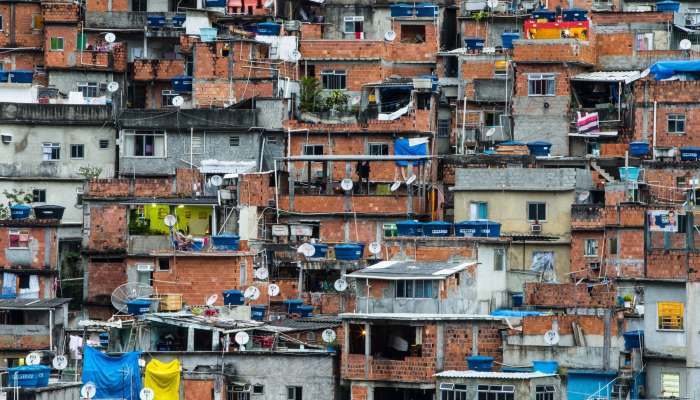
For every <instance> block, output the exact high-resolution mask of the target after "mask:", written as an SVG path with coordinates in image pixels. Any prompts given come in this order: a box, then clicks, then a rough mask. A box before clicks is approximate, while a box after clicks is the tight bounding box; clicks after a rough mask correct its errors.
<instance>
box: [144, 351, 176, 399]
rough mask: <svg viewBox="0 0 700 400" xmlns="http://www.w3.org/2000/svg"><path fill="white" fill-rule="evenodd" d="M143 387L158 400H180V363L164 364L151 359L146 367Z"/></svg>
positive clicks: (174, 361)
mask: <svg viewBox="0 0 700 400" xmlns="http://www.w3.org/2000/svg"><path fill="white" fill-rule="evenodd" d="M143 386H144V387H147V388H151V389H153V392H154V393H155V398H156V399H158V400H179V399H180V361H179V360H172V361H170V362H169V363H164V362H162V361H160V360H158V359H155V358H154V359H152V360H151V361H150V362H149V363H148V364H147V365H146V372H145V374H144V380H143Z"/></svg>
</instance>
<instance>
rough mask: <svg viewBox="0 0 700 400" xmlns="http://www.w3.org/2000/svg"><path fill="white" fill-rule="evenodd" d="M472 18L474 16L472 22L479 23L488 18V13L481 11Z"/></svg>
mask: <svg viewBox="0 0 700 400" xmlns="http://www.w3.org/2000/svg"><path fill="white" fill-rule="evenodd" d="M473 16H474V21H476V22H479V21H482V20H484V19H486V17H488V16H489V13H488V12H486V11H484V10H481V11H479V12H478V13H476V14H474V15H473Z"/></svg>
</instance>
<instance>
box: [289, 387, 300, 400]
mask: <svg viewBox="0 0 700 400" xmlns="http://www.w3.org/2000/svg"><path fill="white" fill-rule="evenodd" d="M287 400H302V397H301V386H287Z"/></svg>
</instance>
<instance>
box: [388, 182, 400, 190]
mask: <svg viewBox="0 0 700 400" xmlns="http://www.w3.org/2000/svg"><path fill="white" fill-rule="evenodd" d="M400 187H401V182H394V183H392V184H391V187H390V188H389V189H390V190H391V191H392V192H395V191H397V190H399V188H400Z"/></svg>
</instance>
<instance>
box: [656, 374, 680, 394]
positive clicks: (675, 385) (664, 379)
mask: <svg viewBox="0 0 700 400" xmlns="http://www.w3.org/2000/svg"><path fill="white" fill-rule="evenodd" d="M680 396H681V374H679V373H673V372H662V373H661V397H680Z"/></svg>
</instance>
